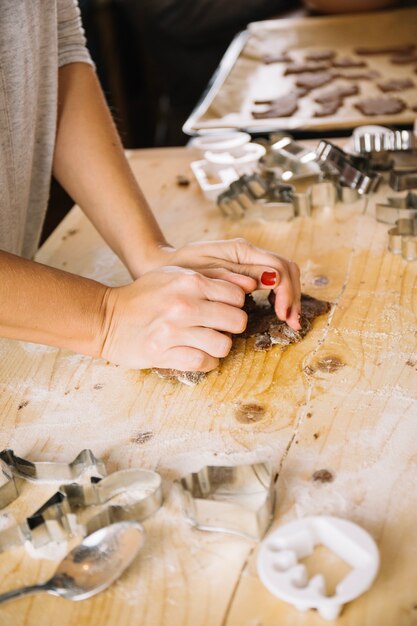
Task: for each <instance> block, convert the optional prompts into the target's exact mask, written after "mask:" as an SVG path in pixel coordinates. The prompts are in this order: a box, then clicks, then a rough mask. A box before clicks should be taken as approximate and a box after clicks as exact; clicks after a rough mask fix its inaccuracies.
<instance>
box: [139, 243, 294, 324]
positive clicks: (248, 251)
mask: <svg viewBox="0 0 417 626" xmlns="http://www.w3.org/2000/svg"><path fill="white" fill-rule="evenodd" d="M150 264H151V267H152V268H154V267H157V266H162V265H176V266H181V267H188V268H191V269H194V270H195V271H197V272H199V273H200V274H204V276H207V277H209V278H219V279H222V280H225V281H228V282H230V283H233V284H235V285H238V286H239V287H241V288H242V289H243V290H244V291H245V292H246V293H249V292H251V291H254V290H255V289H273V290H274V292H275V295H276V299H275V310H276V313H277V316H278V317H279V319H281V320H283V321H286V322H287V323H288V325H289V326H291V327H292V328H294V330H298V329H299V328H300V322H299V316H300V307H301V305H300V296H301V287H300V270H299V269H298V265H296V263H293V262H292V261H289V260H287V259H284V258H283V257H280V256H278V255H277V254H274V253H273V252H269V251H267V250H263V249H262V248H258V247H256V246H254V245H253V244H251V243H249V242H248V241H246V240H245V239H230V240H226V241H209V242H205V241H201V242H195V243H190V244H187V245H185V246H183V247H182V248H179V249H175V248H171V247H161V248H158V250H157V251H156V252H155V255H154V256H153V257H152V259H151V260H150Z"/></svg>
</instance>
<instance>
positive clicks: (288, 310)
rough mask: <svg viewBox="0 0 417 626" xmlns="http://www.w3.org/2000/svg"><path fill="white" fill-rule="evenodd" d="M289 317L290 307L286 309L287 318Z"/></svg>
mask: <svg viewBox="0 0 417 626" xmlns="http://www.w3.org/2000/svg"><path fill="white" fill-rule="evenodd" d="M290 315H291V307H289V308H288V309H287V318H288V317H289V316H290Z"/></svg>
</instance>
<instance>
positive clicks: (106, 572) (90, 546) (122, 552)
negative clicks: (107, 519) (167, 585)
mask: <svg viewBox="0 0 417 626" xmlns="http://www.w3.org/2000/svg"><path fill="white" fill-rule="evenodd" d="M143 542H144V530H143V528H142V526H141V525H140V524H138V523H137V522H132V521H129V522H117V523H115V524H111V525H110V526H106V527H105V528H100V530H97V531H96V532H94V533H92V534H91V535H88V537H85V539H84V540H83V541H82V542H81V543H80V544H79V545H77V546H76V547H75V548H74V549H73V550H71V552H69V553H68V554H67V556H66V557H65V558H64V559H63V561H62V562H61V563H60V565H59V566H58V568H57V570H56V572H55V574H54V575H53V576H52V578H51V579H50V580H48V581H46V583H43V584H39V585H30V586H28V587H23V588H21V589H16V590H15V591H9V592H8V593H3V594H2V595H0V603H2V602H7V601H8V600H12V599H13V598H20V597H21V596H26V595H28V594H31V593H38V592H40V591H46V592H47V593H50V594H52V595H54V596H62V597H63V598H68V599H69V600H85V599H86V598H90V597H91V596H94V595H95V594H96V593H99V592H100V591H103V589H106V588H107V587H109V586H110V585H111V584H112V583H113V582H114V581H115V580H116V579H117V578H118V577H119V576H121V574H122V573H123V572H124V570H125V569H126V568H127V567H128V566H129V565H130V564H131V562H132V561H133V559H134V558H135V557H136V555H137V554H138V552H139V550H140V548H141V547H142V545H143Z"/></svg>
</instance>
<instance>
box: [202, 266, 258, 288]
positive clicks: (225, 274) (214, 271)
mask: <svg viewBox="0 0 417 626" xmlns="http://www.w3.org/2000/svg"><path fill="white" fill-rule="evenodd" d="M199 271H200V273H201V274H203V275H204V276H207V277H208V278H217V279H221V280H225V281H228V282H230V283H233V284H234V285H237V286H238V287H240V288H241V289H243V291H244V292H245V293H251V292H252V291H255V289H256V288H257V284H258V281H257V280H256V278H251V277H250V276H248V275H246V274H241V273H236V272H231V271H230V270H227V269H225V268H223V267H217V268H207V269H206V268H200V270H199Z"/></svg>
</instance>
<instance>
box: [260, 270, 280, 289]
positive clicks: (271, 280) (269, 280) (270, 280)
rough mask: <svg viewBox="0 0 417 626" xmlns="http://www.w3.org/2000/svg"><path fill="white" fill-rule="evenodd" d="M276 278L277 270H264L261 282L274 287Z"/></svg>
mask: <svg viewBox="0 0 417 626" xmlns="http://www.w3.org/2000/svg"><path fill="white" fill-rule="evenodd" d="M276 279H277V273H276V272H264V273H263V274H262V276H261V283H262V284H263V285H266V286H267V287H272V285H275V281H276Z"/></svg>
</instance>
